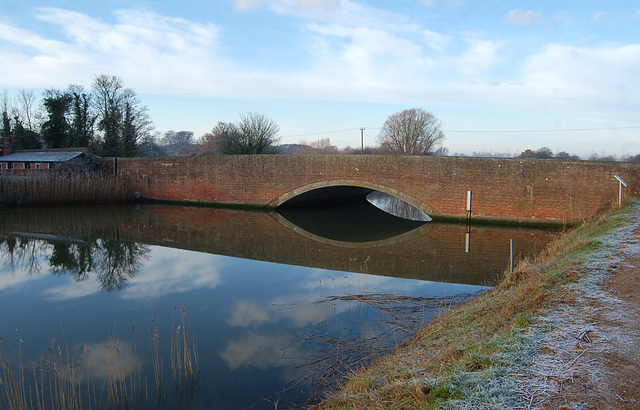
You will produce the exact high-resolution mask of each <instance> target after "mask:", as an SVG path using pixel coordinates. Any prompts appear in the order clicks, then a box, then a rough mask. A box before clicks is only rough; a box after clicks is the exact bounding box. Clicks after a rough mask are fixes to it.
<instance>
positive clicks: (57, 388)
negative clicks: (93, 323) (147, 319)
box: [0, 308, 200, 410]
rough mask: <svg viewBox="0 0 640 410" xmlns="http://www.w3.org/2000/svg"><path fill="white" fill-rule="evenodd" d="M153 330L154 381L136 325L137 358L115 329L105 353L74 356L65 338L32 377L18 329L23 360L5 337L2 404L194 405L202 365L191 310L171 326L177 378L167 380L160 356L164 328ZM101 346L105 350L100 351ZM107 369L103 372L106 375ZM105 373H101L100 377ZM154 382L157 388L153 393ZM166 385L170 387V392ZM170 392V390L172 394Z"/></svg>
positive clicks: (56, 408) (62, 409)
mask: <svg viewBox="0 0 640 410" xmlns="http://www.w3.org/2000/svg"><path fill="white" fill-rule="evenodd" d="M152 322H154V327H153V331H151V330H150V336H149V337H150V347H151V362H152V371H153V375H152V376H151V377H152V380H151V381H149V380H147V376H145V375H144V373H143V368H144V366H143V361H142V360H141V359H140V358H139V356H138V349H137V345H136V338H135V334H136V331H135V327H133V328H132V339H133V349H132V350H133V357H128V356H126V354H125V353H124V350H125V348H124V347H125V346H124V345H125V344H126V342H123V341H121V340H120V338H119V336H118V335H117V333H116V332H115V331H114V332H113V333H110V334H109V336H108V338H107V340H106V342H105V344H104V349H105V350H104V351H91V350H90V349H88V348H87V346H83V348H82V351H81V352H76V353H80V354H79V355H75V356H74V355H73V354H72V353H73V352H72V349H71V348H70V347H69V345H68V343H67V340H66V336H64V329H62V333H63V343H62V344H58V343H57V342H56V339H55V338H52V339H51V344H50V346H49V347H48V349H47V350H46V351H45V352H44V353H42V354H41V355H40V358H39V360H38V361H37V362H34V363H32V364H31V367H32V372H33V378H29V377H27V376H26V367H27V366H26V365H25V364H24V362H23V357H22V343H23V341H22V340H21V338H20V335H19V333H18V346H19V349H18V358H16V359H15V360H11V358H10V357H9V356H8V355H7V353H6V350H5V347H4V341H3V339H2V336H1V335H0V367H1V368H2V371H1V372H0V408H1V409H8V410H45V409H52V410H76V409H77V410H80V409H101V408H116V409H148V408H156V409H162V408H183V409H189V408H194V407H195V404H196V403H197V393H198V386H199V377H200V372H199V363H198V352H197V343H196V338H195V334H194V333H193V332H192V331H191V330H190V328H189V321H188V318H187V312H186V310H185V309H184V308H182V309H181V310H180V311H179V322H180V325H179V326H178V328H174V327H173V326H172V329H171V338H170V339H171V340H170V345H171V363H170V365H171V369H172V375H173V377H172V382H171V383H166V384H165V383H163V361H162V358H161V356H160V354H159V350H160V343H159V340H160V331H159V330H158V328H157V326H155V315H154V320H153V321H152ZM96 350H101V349H96ZM92 354H93V355H94V356H100V357H103V356H106V363H101V364H102V365H103V366H104V367H105V369H102V368H99V366H96V365H95V360H92V357H91V356H92ZM102 373H104V374H102ZM99 374H101V375H99ZM151 383H153V386H154V387H155V388H154V391H153V392H152V393H150V392H149V385H150V384H151ZM165 386H167V387H168V388H170V389H171V391H170V392H167V391H166V389H165ZM167 393H169V394H167Z"/></svg>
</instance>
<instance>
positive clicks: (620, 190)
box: [614, 175, 627, 206]
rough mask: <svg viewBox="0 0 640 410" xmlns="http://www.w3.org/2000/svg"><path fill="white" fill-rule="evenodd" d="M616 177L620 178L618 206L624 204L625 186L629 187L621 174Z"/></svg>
mask: <svg viewBox="0 0 640 410" xmlns="http://www.w3.org/2000/svg"><path fill="white" fill-rule="evenodd" d="M614 176H615V177H616V179H617V180H618V182H619V184H618V206H622V196H623V193H624V188H623V186H624V187H625V188H626V187H627V183H626V182H624V181H623V180H622V178H620V176H619V175H614Z"/></svg>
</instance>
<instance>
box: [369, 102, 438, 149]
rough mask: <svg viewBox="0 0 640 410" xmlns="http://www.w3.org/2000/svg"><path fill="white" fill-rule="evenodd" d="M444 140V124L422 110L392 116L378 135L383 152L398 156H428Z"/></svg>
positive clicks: (413, 109)
mask: <svg viewBox="0 0 640 410" xmlns="http://www.w3.org/2000/svg"><path fill="white" fill-rule="evenodd" d="M442 140H444V132H443V131H442V124H441V123H440V121H439V120H438V119H437V118H436V117H435V116H434V115H433V114H432V113H430V112H428V111H425V110H423V109H421V108H411V109H408V110H404V111H401V112H398V113H395V114H393V115H390V116H389V118H387V120H386V121H385V123H384V125H383V126H382V129H381V130H380V134H379V135H378V143H379V144H380V148H381V150H382V151H383V152H388V153H392V154H396V155H428V154H431V153H433V152H434V151H435V148H436V146H437V145H438V144H440V143H441V142H442Z"/></svg>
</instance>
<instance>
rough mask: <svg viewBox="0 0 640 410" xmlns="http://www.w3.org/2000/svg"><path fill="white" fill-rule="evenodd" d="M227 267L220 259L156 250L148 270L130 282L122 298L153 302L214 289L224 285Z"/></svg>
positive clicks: (162, 249)
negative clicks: (223, 277) (192, 291)
mask: <svg viewBox="0 0 640 410" xmlns="http://www.w3.org/2000/svg"><path fill="white" fill-rule="evenodd" d="M178 259H179V261H177V260H178ZM223 265H224V258H223V257H220V256H217V255H209V254H202V253H197V252H185V251H184V250H180V249H173V248H161V247H153V248H152V254H151V257H150V260H149V262H147V263H146V264H145V267H144V270H143V271H142V272H140V273H138V274H137V275H136V276H134V277H133V278H131V279H129V281H128V282H127V287H126V289H125V290H124V291H122V292H121V297H122V298H123V299H151V298H157V297H160V296H162V295H166V294H169V293H183V292H188V291H191V290H193V289H203V288H210V289H211V288H214V287H216V286H218V285H220V284H221V283H222V274H221V273H220V270H221V268H222V266H223ZM176 267H179V269H178V268H176Z"/></svg>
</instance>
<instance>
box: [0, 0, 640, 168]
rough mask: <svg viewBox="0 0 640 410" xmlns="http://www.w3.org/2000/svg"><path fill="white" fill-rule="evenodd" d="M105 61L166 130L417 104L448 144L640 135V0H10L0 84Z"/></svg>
mask: <svg viewBox="0 0 640 410" xmlns="http://www.w3.org/2000/svg"><path fill="white" fill-rule="evenodd" d="M101 74H108V75H115V76H118V77H120V78H121V79H122V80H123V81H124V83H125V86H126V87H128V88H131V89H133V90H134V91H135V92H136V93H137V94H138V97H139V98H140V99H141V101H142V104H143V105H145V106H147V107H148V108H149V115H150V117H151V119H152V121H153V123H154V125H155V128H156V130H157V131H159V132H161V133H164V132H165V131H169V130H175V131H180V130H187V131H193V132H194V135H195V137H196V138H197V137H199V136H201V135H203V134H204V133H206V132H208V131H210V130H211V129H212V128H213V127H214V126H215V125H216V124H217V123H218V122H219V121H224V122H236V121H237V120H238V119H239V117H240V115H241V114H246V113H260V114H265V115H267V116H269V117H270V118H272V119H273V120H274V121H275V122H276V123H277V124H278V125H279V126H280V133H279V137H280V142H281V143H283V144H295V143H300V142H312V141H317V140H319V139H321V138H330V141H331V143H332V144H333V145H336V146H338V147H340V148H344V147H347V146H351V147H360V144H361V138H363V140H364V145H365V146H375V145H377V141H376V138H377V136H378V134H379V132H380V128H381V127H382V125H383V124H384V122H385V120H386V119H387V118H388V117H389V116H390V115H392V114H394V113H397V112H400V111H402V110H404V109H407V108H422V109H425V110H427V111H430V112H431V113H433V114H434V115H435V116H436V117H437V118H438V119H439V120H440V121H441V122H442V129H443V130H444V132H445V140H444V141H443V144H442V145H443V146H444V147H446V148H448V150H449V153H450V154H454V153H466V154H471V153H473V152H490V153H512V154H514V155H517V154H519V153H520V152H521V151H523V150H525V149H533V150H536V149H539V148H542V147H548V148H550V149H551V150H552V151H553V152H558V151H566V152H569V153H571V154H577V155H580V156H591V155H594V154H595V155H598V156H609V155H614V156H624V155H636V154H638V153H640V117H639V114H640V2H637V1H630V0H620V1H615V2H602V1H594V0H580V1H574V0H566V1H550V0H549V1H545V0H536V1H518V2H514V1H511V0H487V1H473V0H369V1H360V0H172V1H169V0H126V1H124V0H104V1H95V0H47V1H45V0H0V90H6V91H7V94H8V95H10V96H14V95H16V93H17V92H18V91H19V90H33V91H35V92H36V93H37V95H40V93H41V92H42V91H43V90H44V89H48V88H57V89H65V88H67V86H68V85H70V84H79V85H82V86H84V87H86V88H87V89H89V88H90V87H91V83H92V82H93V80H94V78H95V77H96V76H97V75H101ZM362 128H364V130H362Z"/></svg>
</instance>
